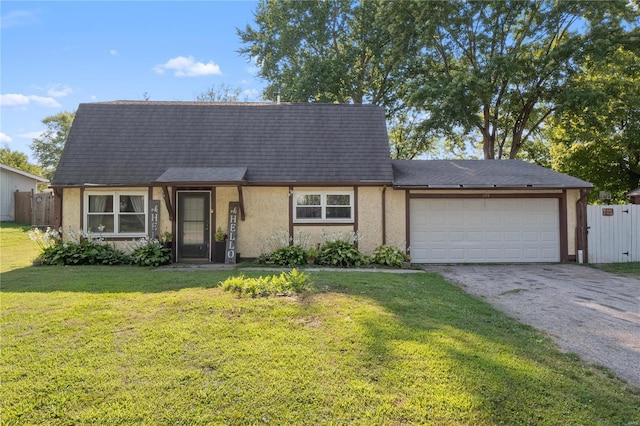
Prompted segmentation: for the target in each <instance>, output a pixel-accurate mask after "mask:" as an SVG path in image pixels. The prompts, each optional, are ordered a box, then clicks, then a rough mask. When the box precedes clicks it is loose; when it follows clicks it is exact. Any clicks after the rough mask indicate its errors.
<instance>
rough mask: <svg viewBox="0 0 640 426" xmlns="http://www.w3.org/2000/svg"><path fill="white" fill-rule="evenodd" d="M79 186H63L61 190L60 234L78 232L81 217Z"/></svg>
mask: <svg viewBox="0 0 640 426" xmlns="http://www.w3.org/2000/svg"><path fill="white" fill-rule="evenodd" d="M80 206H81V203H80V188H64V189H63V190H62V235H63V238H64V237H65V236H66V235H67V234H68V233H69V232H76V233H77V232H79V231H80V229H81V227H80V223H81V220H80V218H81V217H82V211H81V208H80Z"/></svg>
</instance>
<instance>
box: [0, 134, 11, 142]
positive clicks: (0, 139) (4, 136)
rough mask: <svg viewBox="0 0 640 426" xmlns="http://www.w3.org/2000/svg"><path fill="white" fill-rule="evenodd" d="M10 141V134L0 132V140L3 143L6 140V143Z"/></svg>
mask: <svg viewBox="0 0 640 426" xmlns="http://www.w3.org/2000/svg"><path fill="white" fill-rule="evenodd" d="M11 141H13V139H12V138H11V136H9V135H7V134H5V133H2V132H0V142H2V143H5V142H6V143H9V142H11Z"/></svg>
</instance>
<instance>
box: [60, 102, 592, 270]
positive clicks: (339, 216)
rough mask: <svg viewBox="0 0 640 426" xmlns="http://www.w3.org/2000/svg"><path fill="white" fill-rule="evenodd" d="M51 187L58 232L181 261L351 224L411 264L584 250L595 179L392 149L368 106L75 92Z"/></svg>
mask: <svg viewBox="0 0 640 426" xmlns="http://www.w3.org/2000/svg"><path fill="white" fill-rule="evenodd" d="M52 187H53V189H54V190H55V192H56V193H57V195H58V196H60V197H61V198H62V203H61V208H62V211H61V212H59V213H60V215H61V217H62V226H63V229H72V230H78V229H83V230H85V231H87V232H93V233H100V234H101V235H102V236H103V237H105V238H108V239H110V240H113V241H123V240H130V239H135V238H140V237H146V236H155V235H157V234H158V233H160V234H163V233H165V232H170V233H171V234H172V235H173V250H174V254H175V258H176V260H177V261H178V262H182V261H185V262H186V261H205V262H210V261H213V260H214V259H215V258H216V253H215V252H216V248H215V245H214V244H212V241H213V237H214V234H215V232H216V230H217V229H218V228H222V229H223V230H225V232H227V233H228V234H229V239H230V240H232V241H233V244H236V245H237V246H235V247H233V248H234V249H235V250H237V252H238V253H241V255H242V257H243V258H255V257H257V256H259V255H260V254H262V253H263V252H265V250H266V247H267V246H266V242H267V241H268V240H269V238H270V237H272V236H274V235H276V234H278V233H284V234H285V235H289V236H290V237H291V238H292V237H293V236H295V235H301V234H303V235H305V236H306V238H307V239H308V240H309V242H310V243H311V244H312V245H315V244H317V243H319V242H321V236H322V235H323V234H333V233H337V232H342V233H346V232H357V233H358V234H359V235H360V239H359V241H358V245H359V248H360V249H361V250H362V251H363V252H365V253H371V252H373V251H374V250H375V248H376V247H378V246H380V245H393V246H397V247H399V248H401V249H403V250H406V251H408V252H409V253H410V255H411V257H412V262H415V263H450V262H451V263H454V262H455V263H459V262H559V261H572V260H575V259H576V256H577V252H578V250H586V199H587V195H588V192H589V190H590V188H591V187H592V185H591V184H590V183H588V182H585V181H582V180H580V179H576V178H573V177H570V176H567V175H564V174H560V173H556V172H554V171H552V170H549V169H546V168H543V167H539V166H536V165H533V164H529V163H526V162H522V161H516V160H501V161H484V160H476V161H473V160H461V161H449V160H431V161H419V160H411V161H410V160H392V159H391V158H390V155H389V144H388V136H387V129H386V122H385V115H384V111H383V109H381V108H379V107H376V106H371V105H339V104H317V103H310V104H289V103H282V104H280V103H277V104H271V103H236V104H223V103H197V102H148V101H114V102H101V103H87V104H81V105H80V106H79V107H78V110H77V112H76V115H75V120H74V122H73V125H72V127H71V130H70V133H69V138H68V140H67V142H66V145H65V148H64V151H63V153H62V157H61V159H60V163H59V166H58V170H57V172H56V174H55V177H54V178H53V181H52Z"/></svg>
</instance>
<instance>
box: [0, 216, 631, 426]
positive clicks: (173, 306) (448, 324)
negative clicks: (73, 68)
mask: <svg viewBox="0 0 640 426" xmlns="http://www.w3.org/2000/svg"><path fill="white" fill-rule="evenodd" d="M1 231H2V234H1V245H0V249H1V256H2V258H1V260H2V265H1V267H2V275H1V276H0V280H1V286H2V294H1V297H2V300H1V306H2V313H1V318H0V324H1V327H2V340H1V349H2V352H1V357H0V380H1V382H2V386H1V388H0V401H1V404H2V406H1V409H0V413H1V414H0V416H1V417H0V423H1V424H100V425H104V424H154V425H156V424H172V425H173V424H189V425H196V424H313V425H316V424H363V425H375V424H380V425H389V424H447V425H449V424H465V425H466V424H474V425H478V424H479V425H482V424H487V425H488V424H509V425H517V424H550V425H552V424H580V425H590V424H592V425H602V424H611V425H638V424H640V423H639V422H638V419H640V391H639V390H638V389H635V388H631V387H629V386H627V385H625V384H624V383H623V382H621V381H620V380H618V379H616V378H615V377H613V376H612V375H611V374H609V373H608V371H607V370H604V369H599V368H595V367H593V366H589V365H586V364H584V363H582V362H580V361H579V360H578V359H576V357H575V356H573V355H571V354H562V353H560V352H558V351H557V350H556V349H555V347H554V345H553V343H552V342H551V341H550V340H549V339H548V338H546V337H545V336H544V335H542V334H541V333H539V332H537V331H535V330H533V329H532V328H530V327H528V326H525V325H522V324H520V323H518V322H516V321H513V320H511V319H509V318H507V317H505V316H504V315H502V314H501V313H499V312H497V311H495V310H494V309H492V308H491V307H489V306H488V305H487V304H486V303H484V302H482V301H480V300H478V299H474V298H472V297H470V296H467V295H466V294H464V293H463V292H461V291H460V290H459V289H458V288H457V287H455V286H452V285H450V284H448V283H447V282H445V281H444V280H443V279H442V278H441V277H440V276H438V275H435V274H426V273H424V274H401V275H396V274H385V273H355V272H344V273H329V272H312V271H310V272H308V274H309V276H310V277H311V279H312V281H313V283H314V285H313V288H312V289H311V290H310V291H308V292H307V293H305V294H302V295H299V296H296V297H287V298H285V297H269V298H256V299H251V298H238V297H236V296H235V295H233V294H231V293H228V292H224V291H222V290H221V289H220V288H218V287H217V284H218V282H220V281H221V280H223V279H225V278H226V277H228V276H230V275H233V274H238V273H239V272H237V271H230V272H223V271H219V272H214V271H165V270H155V269H147V268H139V267H124V266H121V267H88V266H85V267H44V266H35V267H34V266H29V265H30V262H31V259H32V258H33V257H34V256H35V248H33V249H28V248H25V247H30V246H28V245H29V244H30V243H31V242H30V241H28V237H26V233H25V232H24V231H23V229H21V228H17V227H15V226H14V227H11V226H6V225H3V227H2V229H1ZM16 244H17V245H16ZM13 247H20V250H22V251H21V252H20V253H19V254H18V255H16V254H15V253H17V251H15V250H14V249H13ZM29 250H31V251H29ZM16 257H18V258H16ZM245 275H247V276H253V275H258V273H249V272H245Z"/></svg>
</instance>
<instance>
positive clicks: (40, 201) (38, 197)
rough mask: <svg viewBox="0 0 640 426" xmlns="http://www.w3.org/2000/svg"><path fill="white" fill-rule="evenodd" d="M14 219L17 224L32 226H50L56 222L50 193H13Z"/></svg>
mask: <svg viewBox="0 0 640 426" xmlns="http://www.w3.org/2000/svg"><path fill="white" fill-rule="evenodd" d="M14 194H15V206H16V219H15V221H16V222H18V223H24V224H25V225H33V226H52V227H54V226H55V224H56V223H58V220H57V218H56V211H57V210H56V201H57V199H56V198H55V197H54V195H53V193H51V192H43V193H35V192H33V191H30V192H20V191H16V192H15V193H14Z"/></svg>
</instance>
